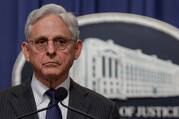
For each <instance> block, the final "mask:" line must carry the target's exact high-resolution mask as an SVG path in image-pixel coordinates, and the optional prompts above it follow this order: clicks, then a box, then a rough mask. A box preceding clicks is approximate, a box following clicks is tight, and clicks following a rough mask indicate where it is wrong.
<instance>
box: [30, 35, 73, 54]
mask: <svg viewBox="0 0 179 119" xmlns="http://www.w3.org/2000/svg"><path fill="white" fill-rule="evenodd" d="M49 41H50V40H48V39H47V38H44V37H42V38H38V39H37V40H28V41H27V42H28V43H29V44H31V45H32V46H33V47H34V48H35V49H36V50H37V51H46V50H47V49H48V42H49ZM52 41H53V45H54V47H55V49H56V50H58V51H66V50H68V49H69V48H70V44H72V43H75V40H72V39H65V38H54V39H53V40H52Z"/></svg>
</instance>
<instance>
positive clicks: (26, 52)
mask: <svg viewBox="0 0 179 119" xmlns="http://www.w3.org/2000/svg"><path fill="white" fill-rule="evenodd" d="M21 49H22V53H23V54H24V56H25V60H26V61H27V62H29V61H30V57H29V46H28V43H27V42H25V41H24V42H23V43H22V44H21Z"/></svg>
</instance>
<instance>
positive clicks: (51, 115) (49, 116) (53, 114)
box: [45, 89, 62, 119]
mask: <svg viewBox="0 0 179 119" xmlns="http://www.w3.org/2000/svg"><path fill="white" fill-rule="evenodd" d="M55 91H56V90H54V89H49V90H48V91H47V92H46V93H45V94H46V95H47V96H48V97H49V99H50V103H49V104H48V107H49V106H51V105H53V104H55V103H56V102H57V100H56V99H55ZM46 119H62V114H61V110H60V108H59V106H58V105H55V106H53V107H52V108H50V109H48V110H47V113H46Z"/></svg>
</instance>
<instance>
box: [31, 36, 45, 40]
mask: <svg viewBox="0 0 179 119" xmlns="http://www.w3.org/2000/svg"><path fill="white" fill-rule="evenodd" d="M34 40H48V38H47V37H45V36H40V37H36V38H34Z"/></svg>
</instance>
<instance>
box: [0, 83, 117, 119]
mask: <svg viewBox="0 0 179 119" xmlns="http://www.w3.org/2000/svg"><path fill="white" fill-rule="evenodd" d="M69 106H71V107H75V108H77V109H79V110H81V111H83V112H86V113H88V114H91V115H93V116H96V117H98V119H119V115H118V111H117V108H116V106H115V104H114V103H113V102H112V101H109V100H107V99H106V98H104V97H103V96H101V95H99V94H96V93H95V92H93V91H91V90H89V89H86V88H84V87H81V86H79V85H78V84H77V83H75V82H74V81H72V80H71V84H70V97H69ZM36 110H37V109H36V105H35V100H34V96H33V93H32V89H31V86H30V81H26V83H23V84H21V85H19V86H15V87H12V88H10V89H8V90H6V91H3V92H1V93H0V119H15V117H17V116H20V115H23V114H27V113H29V112H32V111H36ZM24 119H38V116H37V114H35V115H32V116H29V117H27V118H24ZM67 119H88V118H86V117H84V116H83V115H81V114H78V113H75V112H72V111H70V110H68V114H67Z"/></svg>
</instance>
